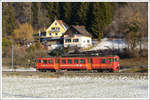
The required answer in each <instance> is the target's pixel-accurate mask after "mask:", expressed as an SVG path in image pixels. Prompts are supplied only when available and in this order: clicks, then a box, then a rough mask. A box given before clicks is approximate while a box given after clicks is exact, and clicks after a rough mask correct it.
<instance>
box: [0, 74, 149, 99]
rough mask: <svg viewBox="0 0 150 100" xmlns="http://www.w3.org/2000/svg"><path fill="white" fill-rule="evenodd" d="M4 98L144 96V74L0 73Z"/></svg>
mask: <svg viewBox="0 0 150 100" xmlns="http://www.w3.org/2000/svg"><path fill="white" fill-rule="evenodd" d="M2 83H3V84H2V90H3V91H2V95H3V98H147V97H148V80H147V78H142V79H136V78H129V77H121V76H119V77H117V76H112V77H73V78H71V77H60V78H36V77H30V78H25V77H3V79H2Z"/></svg>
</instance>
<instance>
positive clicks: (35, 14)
mask: <svg viewBox="0 0 150 100" xmlns="http://www.w3.org/2000/svg"><path fill="white" fill-rule="evenodd" d="M31 9H32V13H33V16H32V26H33V27H34V28H35V29H38V24H39V23H38V9H39V8H38V4H37V3H35V2H33V3H32V6H31Z"/></svg>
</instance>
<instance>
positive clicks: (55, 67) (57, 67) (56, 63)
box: [54, 58, 60, 70]
mask: <svg viewBox="0 0 150 100" xmlns="http://www.w3.org/2000/svg"><path fill="white" fill-rule="evenodd" d="M59 62H60V61H59V58H55V63H54V69H55V70H58V69H59Z"/></svg>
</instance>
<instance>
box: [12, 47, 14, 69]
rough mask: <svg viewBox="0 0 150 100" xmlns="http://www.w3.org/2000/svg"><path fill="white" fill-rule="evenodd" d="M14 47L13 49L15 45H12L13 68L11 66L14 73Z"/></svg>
mask: <svg viewBox="0 0 150 100" xmlns="http://www.w3.org/2000/svg"><path fill="white" fill-rule="evenodd" d="M13 58H14V47H13V44H12V66H11V68H12V71H13V69H14V64H13V62H14V59H13Z"/></svg>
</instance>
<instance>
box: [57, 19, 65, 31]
mask: <svg viewBox="0 0 150 100" xmlns="http://www.w3.org/2000/svg"><path fill="white" fill-rule="evenodd" d="M56 21H57V22H58V23H59V24H60V25H61V26H62V27H63V28H65V29H66V30H67V29H68V25H67V24H66V23H65V22H64V21H63V20H56Z"/></svg>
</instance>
